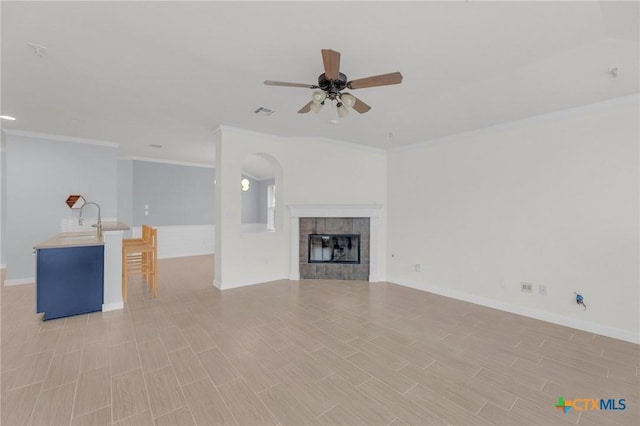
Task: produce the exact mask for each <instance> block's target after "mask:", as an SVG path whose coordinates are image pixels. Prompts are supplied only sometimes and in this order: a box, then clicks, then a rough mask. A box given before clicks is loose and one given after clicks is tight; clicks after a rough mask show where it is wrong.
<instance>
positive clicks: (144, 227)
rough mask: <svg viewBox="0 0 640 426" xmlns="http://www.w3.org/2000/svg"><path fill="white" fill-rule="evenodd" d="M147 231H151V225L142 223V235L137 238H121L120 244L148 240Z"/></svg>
mask: <svg viewBox="0 0 640 426" xmlns="http://www.w3.org/2000/svg"><path fill="white" fill-rule="evenodd" d="M149 231H151V227H150V226H149V225H142V236H141V237H139V238H123V239H122V245H125V244H139V243H141V242H149Z"/></svg>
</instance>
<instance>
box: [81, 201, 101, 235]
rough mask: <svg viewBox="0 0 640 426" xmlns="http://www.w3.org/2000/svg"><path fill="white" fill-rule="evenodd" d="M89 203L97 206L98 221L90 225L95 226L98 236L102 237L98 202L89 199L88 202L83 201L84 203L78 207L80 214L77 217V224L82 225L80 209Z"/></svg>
mask: <svg viewBox="0 0 640 426" xmlns="http://www.w3.org/2000/svg"><path fill="white" fill-rule="evenodd" d="M89 204H93V205H94V206H96V207H97V208H98V221H97V222H96V224H95V225H91V226H92V227H94V228H96V231H97V232H98V237H102V215H101V213H100V205H99V204H98V203H94V202H93V201H89V202H88V203H84V205H83V206H82V207H80V216H79V217H78V225H82V210H83V209H84V208H85V207H86V206H88V205H89Z"/></svg>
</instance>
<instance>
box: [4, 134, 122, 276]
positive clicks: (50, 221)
mask: <svg viewBox="0 0 640 426" xmlns="http://www.w3.org/2000/svg"><path fill="white" fill-rule="evenodd" d="M5 155H6V157H7V158H6V162H7V163H6V166H7V175H6V177H7V188H6V209H7V229H6V230H7V233H6V240H5V243H6V250H7V253H6V259H7V279H23V278H30V277H33V276H35V264H34V261H35V258H34V257H33V256H32V249H33V246H34V245H36V244H38V243H39V242H42V241H44V240H46V239H49V238H51V237H52V236H54V235H56V234H58V233H59V232H60V221H61V219H62V218H64V217H69V216H71V215H74V216H76V217H77V212H75V211H74V212H72V211H71V210H70V209H69V207H68V206H67V205H66V204H65V200H66V199H67V197H68V196H69V195H70V194H82V195H83V196H84V197H85V198H86V199H87V201H94V202H96V203H98V204H100V206H101V207H102V216H103V217H106V218H109V217H111V218H114V217H116V211H117V195H116V192H117V189H116V187H117V184H116V181H117V161H116V148H112V147H104V146H96V145H88V144H81V143H72V142H63V141H57V140H47V139H36V138H29V137H22V136H12V135H7V138H6V152H5ZM4 204H5V203H3V205H4ZM95 216H96V213H95V209H94V208H92V209H91V210H90V211H87V217H95Z"/></svg>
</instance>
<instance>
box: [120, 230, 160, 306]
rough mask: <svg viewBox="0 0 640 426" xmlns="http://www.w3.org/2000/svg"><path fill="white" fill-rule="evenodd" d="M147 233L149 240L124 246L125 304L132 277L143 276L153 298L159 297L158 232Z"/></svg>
mask: <svg viewBox="0 0 640 426" xmlns="http://www.w3.org/2000/svg"><path fill="white" fill-rule="evenodd" d="M147 232H148V239H140V241H130V242H128V243H126V244H123V245H122V299H123V300H124V301H125V302H126V301H127V296H128V292H129V277H130V276H132V275H142V276H143V277H144V279H145V281H146V282H147V285H148V287H149V289H150V290H151V292H152V294H153V297H158V269H157V264H158V230H157V229H155V228H149V229H148V231H147ZM134 240H135V239H134Z"/></svg>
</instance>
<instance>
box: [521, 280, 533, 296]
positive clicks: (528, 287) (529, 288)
mask: <svg viewBox="0 0 640 426" xmlns="http://www.w3.org/2000/svg"><path fill="white" fill-rule="evenodd" d="M520 291H523V292H525V293H533V284H531V283H526V282H524V281H523V282H521V283H520Z"/></svg>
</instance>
